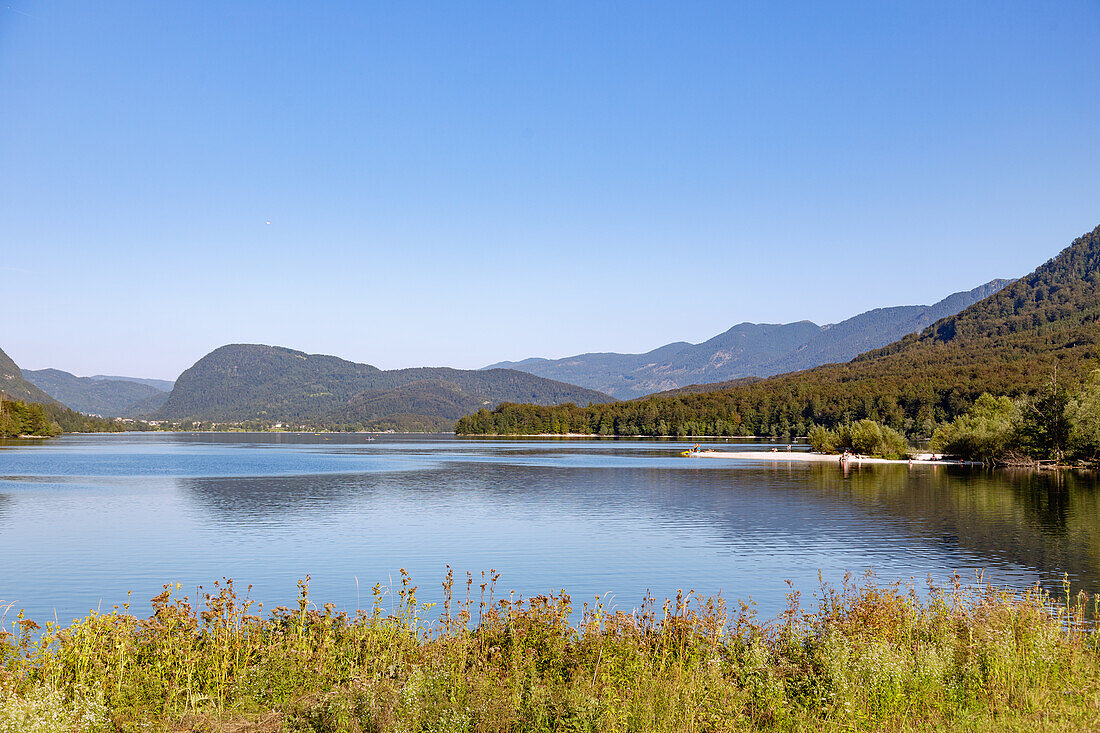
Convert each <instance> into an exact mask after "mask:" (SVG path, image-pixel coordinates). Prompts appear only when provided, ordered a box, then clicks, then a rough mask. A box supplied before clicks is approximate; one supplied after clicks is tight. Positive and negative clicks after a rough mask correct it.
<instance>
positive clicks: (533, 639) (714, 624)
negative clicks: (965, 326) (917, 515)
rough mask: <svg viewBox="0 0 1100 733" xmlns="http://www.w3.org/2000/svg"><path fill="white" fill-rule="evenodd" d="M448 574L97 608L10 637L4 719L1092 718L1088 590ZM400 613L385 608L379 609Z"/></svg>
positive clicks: (799, 726) (767, 725) (687, 725)
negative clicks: (526, 585)
mask: <svg viewBox="0 0 1100 733" xmlns="http://www.w3.org/2000/svg"><path fill="white" fill-rule="evenodd" d="M496 581H497V576H496V574H495V573H492V572H491V573H490V574H489V576H487V577H486V576H485V575H484V574H483V575H482V577H481V578H480V579H475V578H474V577H471V576H467V577H466V579H465V584H464V587H463V585H462V584H460V586H459V588H458V589H457V590H456V588H455V587H454V577H453V575H452V574H450V573H448V576H447V580H446V581H445V582H444V588H443V590H444V593H443V597H444V601H443V603H442V606H441V607H434V606H432V605H431V604H424V603H421V602H420V601H419V600H418V598H417V588H416V587H415V586H414V585H412V583H411V581H410V579H409V578H408V576H407V575H406V574H405V573H404V572H403V571H402V582H401V585H400V587H399V588H395V589H394V593H393V595H392V597H387V593H386V592H384V591H383V589H382V588H380V587H378V586H376V587H375V589H374V601H373V603H372V605H371V608H370V609H369V610H366V611H359V612H358V613H356V614H355V615H354V616H349V615H346V614H343V613H335V612H334V607H333V606H332V605H331V604H326V605H325V606H322V607H319V608H318V607H316V606H315V605H314V604H313V603H312V602H311V599H310V596H309V581H308V578H307V579H306V580H304V581H301V582H300V583H299V591H300V593H299V597H298V602H297V604H296V607H294V608H285V607H279V608H276V609H274V610H273V611H271V612H270V613H268V614H266V615H265V614H263V613H262V611H261V609H259V608H258V607H256V606H255V604H253V603H252V602H251V601H250V600H248V599H247V597H246V596H247V594H245V597H241V596H240V595H238V592H237V588H236V586H235V585H234V584H233V583H232V581H228V580H227V581H224V582H222V583H218V584H215V587H214V589H213V590H212V591H210V592H200V594H199V596H198V598H197V599H196V601H195V602H194V604H193V603H192V601H191V600H190V599H189V598H188V597H186V596H181V595H180V594H179V586H178V585H175V586H165V587H164V592H162V593H161V594H160V595H158V596H157V597H155V598H153V599H152V606H153V613H152V615H151V616H149V617H148V618H144V619H138V618H136V617H134V616H132V615H130V614H129V613H128V609H127V608H126V607H123V608H122V609H117V608H116V609H114V610H113V611H111V612H110V613H93V614H90V615H89V616H87V617H85V618H83V619H79V620H77V621H75V622H74V623H73V624H72V625H71V626H68V627H64V628H63V627H60V626H57V625H55V624H47V625H46V627H45V628H44V629H43V628H40V627H39V626H38V625H37V624H36V623H34V622H33V621H30V620H28V619H24V618H23V617H22V615H21V614H20V615H19V616H18V617H17V618H16V619H15V621H14V623H12V624H11V625H10V626H8V628H10V629H11V630H10V632H6V633H7V635H6V637H5V638H4V640H3V643H2V644H0V731H9V730H10V731H15V730H18V731H20V732H21V733H22V732H23V731H34V730H42V731H47V730H48V731H54V730H57V731H62V730H64V731H69V730H194V731H220V730H225V731H230V730H233V731H243V730H257V731H267V730H316V731H732V730H756V729H760V730H837V731H840V730H880V729H881V730H917V729H928V730H941V729H960V730H985V729H998V730H999V729H1011V730H1017V729H1018V730H1031V729H1035V728H1036V727H1046V728H1054V729H1061V728H1064V729H1065V730H1078V729H1082V726H1085V728H1086V729H1087V727H1088V726H1095V725H1096V721H1097V720H1100V633H1098V631H1097V629H1096V627H1095V626H1094V625H1093V624H1092V623H1091V622H1090V621H1089V620H1088V619H1089V617H1094V616H1093V615H1094V614H1095V610H1096V609H1095V607H1092V608H1090V607H1089V606H1088V602H1087V599H1086V598H1085V597H1084V596H1077V597H1071V596H1070V595H1069V592H1068V587H1067V591H1066V593H1065V597H1058V598H1055V597H1053V596H1052V595H1051V594H1049V593H1048V592H1046V591H1044V590H1042V589H1040V588H1038V587H1036V588H1033V589H1031V590H1029V591H1027V592H1023V593H1016V592H1013V591H1010V590H1005V589H998V588H994V587H992V586H990V585H987V584H982V583H978V584H974V585H964V584H962V583H961V582H959V581H958V579H957V578H956V580H955V582H954V583H951V584H948V585H947V586H946V587H944V586H936V585H934V584H931V583H929V588H928V589H927V590H924V592H918V590H917V589H915V588H914V587H912V586H911V585H899V584H882V583H878V582H876V580H875V579H874V578H873V577H870V576H868V577H867V578H865V579H862V580H859V581H855V580H853V579H851V578H846V579H845V581H844V582H843V584H842V585H841V586H840V587H839V588H832V587H829V586H827V585H824V584H823V585H822V587H821V589H820V590H819V591H818V592H817V593H816V594H815V601H814V602H813V603H812V604H808V606H803V604H802V603H801V598H800V595H799V593H798V592H795V591H793V590H792V592H791V593H790V595H789V597H788V601H789V603H788V606H787V608H786V610H785V611H784V612H782V613H781V614H780V615H779V616H778V617H776V618H775V619H772V620H770V621H767V622H762V621H760V620H758V619H757V618H756V617H755V615H754V613H753V610H752V606H750V605H747V604H743V603H739V604H738V605H737V606H736V607H735V608H733V609H729V608H727V607H726V604H725V602H724V601H723V600H722V599H721V598H699V597H696V596H695V595H694V594H692V593H687V594H681V595H678V596H677V597H676V598H675V599H670V600H667V601H665V602H664V603H663V604H662V606H661V607H660V608H658V607H657V604H656V602H655V601H654V599H653V598H647V599H645V601H644V603H643V604H642V606H641V607H640V608H638V609H636V610H634V611H632V612H629V613H627V612H624V611H621V610H613V609H609V608H606V607H605V606H604V605H602V604H601V603H600V602H598V601H597V602H594V603H592V604H584V605H582V606H581V607H580V608H576V609H575V608H574V606H573V603H572V601H571V599H570V597H569V596H568V595H566V594H564V593H556V594H550V595H545V596H536V597H534V598H531V599H526V600H521V599H517V598H515V597H513V596H512V595H511V594H509V595H508V596H507V597H504V598H498V597H497V595H496ZM387 606H389V607H388V608H387Z"/></svg>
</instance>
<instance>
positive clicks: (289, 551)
mask: <svg viewBox="0 0 1100 733" xmlns="http://www.w3.org/2000/svg"><path fill="white" fill-rule="evenodd" d="M707 445H712V446H714V447H716V448H721V449H727V450H736V449H739V448H740V449H757V450H758V449H760V446H761V444H760V443H754V442H736V441H730V442H717V443H709V444H707ZM689 446H690V443H686V442H674V441H629V440H605V441H596V440H545V439H542V440H539V439H532V440H469V439H457V438H452V437H449V436H439V437H435V436H433V437H411V436H381V437H379V438H378V439H377V440H374V441H373V442H368V441H367V439H366V437H365V436H363V435H289V434H202V435H193V434H165V433H149V434H121V435H69V436H65V437H63V438H61V439H58V440H54V441H48V442H35V443H26V442H24V443H20V442H18V441H8V442H7V443H5V444H3V445H0V599H3V601H4V603H3V604H0V612H2V610H3V608H2V606H4V605H7V604H8V603H12V602H14V604H15V605H14V607H13V608H14V609H19V608H24V609H26V611H27V615H28V616H29V617H31V618H34V619H36V620H38V621H44V620H52V619H54V618H55V617H56V618H57V619H58V620H60V621H62V622H63V623H67V622H69V621H70V620H71V619H72V618H74V617H76V616H80V615H83V614H85V613H87V612H88V610H89V609H93V608H102V609H104V610H108V609H110V607H111V606H112V605H114V604H119V603H122V602H124V601H126V600H127V591H131V590H132V591H133V598H132V600H133V609H132V610H133V611H134V612H136V613H138V614H144V613H147V612H148V610H149V604H148V599H149V598H151V597H152V596H154V595H156V594H157V593H158V592H159V591H160V589H161V585H162V584H163V583H168V582H176V581H179V582H181V583H182V584H183V590H184V592H189V593H192V594H193V593H194V591H195V588H196V586H198V585H200V584H201V585H205V586H206V587H207V588H211V587H212V585H213V582H214V581H215V580H219V579H221V578H222V577H231V578H233V579H234V580H236V581H237V583H238V584H239V586H241V589H243V586H245V585H247V584H252V585H253V589H252V591H251V597H252V598H255V599H257V600H259V601H262V602H263V604H264V607H265V608H266V609H268V610H270V609H272V608H274V607H275V606H276V605H293V601H294V598H295V596H296V593H297V587H296V581H297V580H298V579H299V578H304V577H305V576H306V575H307V574H309V575H310V576H311V577H312V580H311V584H310V588H311V596H312V599H313V601H314V602H316V603H317V604H318V605H320V604H323V603H326V602H329V601H331V602H333V603H335V604H336V605H337V608H338V609H340V610H348V611H349V612H350V611H354V610H355V609H356V608H357V607H364V608H366V607H369V604H370V603H371V587H372V586H373V585H374V584H376V583H381V584H382V585H383V586H389V585H391V584H393V585H394V586H396V585H397V584H398V583H399V571H400V569H401V568H405V569H406V570H407V571H408V572H409V573H410V574H411V575H412V578H413V581H414V583H416V584H417V585H418V586H419V588H420V591H419V594H418V595H419V596H420V598H421V600H423V601H438V600H440V597H441V589H440V583H441V581H442V580H443V577H444V574H445V572H446V565H448V564H449V565H450V566H451V567H453V568H454V569H455V571H456V575H458V576H459V578H460V579H461V578H464V576H465V573H466V572H467V571H470V572H472V573H474V575H475V577H476V578H477V582H478V583H480V572H481V571H483V570H489V569H490V568H495V569H496V570H497V571H498V572H500V573H501V580H500V583H499V584H498V589H497V590H498V595H499V594H500V593H501V592H503V593H507V592H508V591H511V590H514V591H516V592H517V593H519V594H522V595H523V596H528V597H529V596H531V595H535V594H538V593H545V592H547V591H550V590H554V589H563V588H564V589H565V590H566V591H567V592H568V593H570V594H571V596H572V598H573V601H574V606H575V607H579V606H580V604H581V603H582V602H584V601H591V600H592V599H593V598H594V597H596V596H601V597H603V599H604V601H605V603H606V604H607V605H610V606H611V607H617V608H620V609H624V610H631V609H633V608H636V607H637V606H639V605H640V603H641V601H642V599H643V597H644V595H645V594H646V592H647V591H648V592H650V593H652V594H653V595H655V596H656V597H657V598H658V599H663V598H665V597H671V596H674V595H675V594H676V591H677V590H678V589H684V590H688V589H694V590H695V591H696V592H698V593H700V594H704V595H713V594H717V593H721V594H722V595H723V596H724V597H725V598H727V599H728V600H731V601H733V600H736V599H739V598H740V599H749V598H751V599H752V600H753V601H755V602H756V604H757V606H758V610H759V613H760V614H761V615H762V616H763V617H770V616H773V615H775V614H776V613H777V612H778V611H779V610H780V609H781V608H782V607H783V606H784V604H785V595H786V593H787V592H788V591H789V587H788V585H787V582H786V581H788V580H790V581H791V582H792V583H793V587H794V588H795V589H797V590H800V591H802V594H803V598H804V599H807V600H808V599H811V597H812V594H813V592H814V591H815V589H816V588H817V587H818V585H819V583H818V574H819V572H820V573H821V574H822V576H823V577H824V578H825V580H827V581H830V582H833V583H835V582H837V581H839V580H840V579H841V578H842V577H843V575H844V572H845V571H852V572H853V573H856V574H861V573H863V572H866V571H867V570H868V569H869V568H870V569H873V570H874V572H875V573H876V575H877V576H878V578H879V579H880V580H883V581H891V580H895V579H902V580H908V579H910V578H913V579H915V580H916V581H917V583H918V584H919V585H923V583H924V580H925V578H926V577H927V576H928V575H929V574H932V575H933V576H934V577H935V578H936V579H937V580H940V581H943V580H945V579H946V578H948V577H949V575H950V574H951V573H952V572H953V571H959V572H960V573H962V574H963V576H964V578H965V579H972V578H973V577H974V573H975V571H976V570H978V569H982V570H984V577H985V578H986V579H987V580H989V581H991V582H993V583H996V584H1003V585H1011V586H1014V587H1020V588H1023V587H1026V586H1029V585H1031V584H1033V583H1035V582H1037V581H1038V582H1042V583H1043V584H1044V585H1047V586H1048V587H1051V588H1059V589H1060V587H1061V580H1062V576H1063V573H1068V574H1069V577H1070V580H1071V581H1072V582H1073V583H1074V587H1075V589H1076V588H1080V589H1084V590H1086V591H1088V592H1090V593H1094V592H1097V591H1098V590H1100V496H1098V492H1097V486H1096V478H1095V476H1094V475H1093V474H1091V473H1044V474H1038V473H1033V472H1009V471H985V470H981V469H963V468H949V467H930V466H915V467H913V468H908V467H906V466H893V465H890V466H882V465H877V466H872V465H868V466H864V467H862V468H858V467H853V468H852V469H851V470H849V471H847V472H845V471H843V470H842V469H841V467H840V466H839V464H832V463H819V464H815V463H783V462H780V463H771V462H761V461H720V460H706V461H703V460H692V459H688V458H684V457H681V456H680V455H679V454H680V451H681V450H684V449H685V448H686V447H689ZM13 614H14V611H10V612H9V618H8V621H9V622H10V621H11V616H12V615H13Z"/></svg>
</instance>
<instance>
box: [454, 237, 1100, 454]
mask: <svg viewBox="0 0 1100 733" xmlns="http://www.w3.org/2000/svg"><path fill="white" fill-rule="evenodd" d="M1098 356H1100V227H1097V228H1096V229H1094V230H1093V231H1092V232H1090V233H1088V234H1086V235H1084V236H1082V237H1080V238H1078V239H1076V240H1074V242H1073V243H1072V244H1071V245H1070V246H1069V247H1068V248H1066V249H1065V250H1063V251H1062V252H1061V253H1060V254H1059V255H1058V256H1057V257H1055V258H1053V259H1051V260H1050V261H1048V262H1047V263H1045V264H1043V265H1042V266H1040V267H1039V268H1038V269H1036V270H1035V271H1034V272H1032V273H1031V274H1030V275H1028V276H1027V277H1024V278H1021V279H1020V280H1017V281H1015V282H1013V283H1011V284H1010V285H1008V286H1007V287H1005V288H1003V289H1001V290H1000V291H999V292H997V293H995V294H993V295H991V296H990V297H988V298H986V299H984V300H982V301H980V302H978V303H976V304H974V305H972V306H970V307H968V308H966V309H965V310H963V311H961V312H960V313H958V314H955V315H952V316H949V317H947V318H942V319H940V320H938V321H936V322H935V323H934V324H932V325H931V326H929V327H927V328H925V329H923V330H922V331H920V332H919V333H915V334H911V335H909V336H906V337H905V338H903V339H901V340H899V341H896V342H894V343H892V344H889V345H888V346H885V347H883V348H880V349H876V350H874V351H870V352H867V353H865V354H863V355H861V356H859V357H857V358H856V359H854V360H852V361H850V362H848V363H845V364H829V365H826V366H821V367H817V368H814V369H810V370H807V371H802V372H795V373H791V374H782V375H780V376H776V377H772V378H770V379H765V380H763V381H760V382H756V383H752V384H711V385H702V386H697V387H691V388H688V389H685V390H682V391H680V392H679V393H672V394H664V395H655V396H652V397H650V398H646V399H641V400H635V401H632V402H627V403H620V404H616V405H607V406H594V407H590V408H587V409H582V408H572V409H566V408H552V409H551V408H543V407H534V406H530V405H503V406H501V407H500V408H497V409H496V410H495V411H493V412H489V411H480V412H479V413H477V414H475V415H471V416H469V417H467V418H464V419H463V420H461V421H459V424H458V425H457V428H456V429H457V430H458V431H459V432H468V433H539V432H547V431H549V430H550V428H551V427H557V428H559V429H560V430H561V431H562V432H567V431H568V432H594V433H599V432H602V433H606V434H682V435H746V434H757V435H761V434H763V435H773V434H789V433H791V432H794V433H798V434H801V435H805V434H806V431H807V430H808V428H809V426H810V425H814V424H818V425H825V426H830V427H831V426H835V425H837V424H840V423H843V422H845V421H847V420H855V419H861V418H864V417H867V418H871V419H874V420H879V421H881V422H884V423H886V424H888V425H890V426H891V427H894V428H896V429H899V430H902V431H905V432H908V433H920V434H927V433H929V432H930V431H931V427H932V426H933V425H934V424H935V423H937V422H941V421H943V420H946V419H950V418H953V417H955V416H956V415H959V414H960V413H962V412H963V411H965V410H966V409H968V408H969V407H970V406H971V405H972V404H973V402H974V400H975V399H976V398H977V397H978V396H979V395H980V394H981V393H982V392H991V393H993V394H1003V395H1009V396H1020V395H1024V394H1032V393H1035V392H1036V391H1037V390H1038V389H1039V388H1040V386H1041V385H1042V384H1044V383H1048V382H1049V381H1050V380H1051V379H1052V377H1053V376H1055V374H1056V375H1057V378H1058V379H1059V380H1060V381H1062V382H1063V383H1065V384H1066V385H1067V386H1069V387H1073V386H1074V384H1075V383H1077V382H1079V381H1080V380H1081V379H1082V377H1083V376H1084V374H1085V373H1086V372H1087V371H1089V370H1091V369H1095V368H1096V367H1097V366H1100V364H1098V362H1097V358H1098Z"/></svg>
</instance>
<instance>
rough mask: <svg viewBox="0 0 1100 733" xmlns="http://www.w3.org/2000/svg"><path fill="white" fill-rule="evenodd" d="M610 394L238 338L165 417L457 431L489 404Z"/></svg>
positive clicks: (216, 354)
mask: <svg viewBox="0 0 1100 733" xmlns="http://www.w3.org/2000/svg"><path fill="white" fill-rule="evenodd" d="M505 401H511V402H531V403H535V404H548V405H549V404H560V403H564V402H574V403H578V404H584V405H587V404H589V403H591V402H608V401H612V398H610V397H608V396H607V395H604V394H600V393H599V392H594V391H592V390H588V389H584V388H582V387H576V386H574V385H571V384H563V383H561V382H555V381H552V380H549V379H543V378H541V377H536V376H534V375H531V374H527V373H525V372H519V371H515V370H509V369H492V370H487V371H475V370H461V369H450V368H446V367H425V368H416V369H396V370H391V371H383V370H381V369H378V368H376V367H373V366H370V365H369V364H357V363H355V362H350V361H345V360H344V359H339V358H337V357H335V356H323V355H319V354H305V353H303V352H300V351H294V350H292V349H287V348H283V347H279V346H261V345H254V344H232V345H229V346H223V347H221V348H219V349H216V350H214V351H212V352H211V353H210V354H207V355H206V356H204V357H203V358H202V359H200V360H199V361H198V362H197V363H196V364H195V365H194V366H192V367H191V368H190V369H188V370H187V371H185V372H184V373H183V374H181V375H180V376H179V379H177V380H176V384H175V387H174V388H173V390H172V392H171V394H170V395H169V397H168V401H167V403H166V404H165V405H164V407H163V409H162V410H160V411H159V413H157V416H158V417H161V418H165V419H170V420H202V421H218V422H243V421H267V422H285V423H290V424H305V425H310V426H317V425H319V424H325V425H335V426H345V427H352V426H357V425H361V426H363V427H369V428H373V427H382V428H385V427H393V428H396V429H449V428H450V427H451V426H452V425H453V422H454V420H455V419H456V418H457V417H459V416H461V415H463V414H466V413H467V412H469V411H470V410H472V409H476V408H477V407H481V406H488V407H493V406H496V405H497V404H499V403H501V402H505Z"/></svg>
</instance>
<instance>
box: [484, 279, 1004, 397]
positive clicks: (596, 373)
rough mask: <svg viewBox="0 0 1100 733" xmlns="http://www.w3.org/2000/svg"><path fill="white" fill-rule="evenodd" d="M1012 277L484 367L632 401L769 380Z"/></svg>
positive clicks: (860, 348)
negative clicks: (826, 318) (644, 346)
mask: <svg viewBox="0 0 1100 733" xmlns="http://www.w3.org/2000/svg"><path fill="white" fill-rule="evenodd" d="M1010 282H1011V280H993V281H991V282H988V283H986V284H985V285H982V286H980V287H977V288H974V289H973V290H970V291H967V292H961V293H954V294H953V295H949V296H948V297H946V298H944V299H943V300H941V301H939V302H938V303H935V304H934V305H904V306H895V307H890V308H876V309H874V310H870V311H867V312H866V313H861V314H859V315H857V316H853V317H852V318H849V319H848V320H846V321H842V322H840V323H835V324H829V325H825V326H818V325H817V324H815V323H812V322H811V321H798V322H797V323H786V324H770V323H741V324H738V325H736V326H734V327H733V328H731V329H729V330H728V331H726V332H725V333H722V334H719V335H717V336H715V337H714V338H712V339H709V340H707V341H704V342H703V343H700V344H689V343H686V342H678V343H672V344H667V345H665V346H661V347H660V348H657V349H654V350H653V351H650V352H647V353H645V354H616V353H596V354H579V355H577V356H570V357H566V358H563V359H538V358H533V359H524V360H523V361H518V362H510V361H504V362H499V363H497V364H493V365H491V366H488V367H485V368H486V369H501V368H503V369H518V370H520V371H524V372H529V373H531V374H535V375H538V376H540V377H546V378H548V379H556V380H559V381H562V382H568V383H570V384H577V385H581V386H583V387H588V388H590V389H595V390H599V391H601V392H605V393H607V394H609V395H612V396H613V397H616V398H618V399H634V398H636V397H641V396H644V395H647V394H652V393H654V392H663V391H667V390H672V389H676V388H677V387H683V386H686V385H690V384H699V383H705V382H723V381H728V380H733V379H738V378H741V377H753V376H755V377H769V376H772V375H775V374H782V373H784V372H792V371H798V370H801V369H809V368H812V367H815V366H819V365H821V364H828V363H832V362H844V361H849V360H850V359H852V358H854V357H856V356H857V355H859V354H861V353H863V352H865V351H870V350H871V349H875V348H879V347H881V346H885V345H886V344H889V343H891V342H892V341H896V340H897V339H900V338H901V337H903V336H905V335H907V334H910V333H915V332H917V331H920V330H921V329H923V328H925V327H927V326H929V325H931V324H932V323H935V322H936V321H937V320H939V319H941V318H945V317H947V316H951V315H954V314H956V313H958V312H959V311H961V310H963V309H964V308H966V307H968V306H970V305H972V304H974V303H977V302H978V301H980V300H982V299H983V298H986V297H988V296H990V295H992V294H993V293H996V292H997V291H999V290H1000V289H1001V288H1003V287H1005V286H1006V285H1007V284H1008V283H1010Z"/></svg>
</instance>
